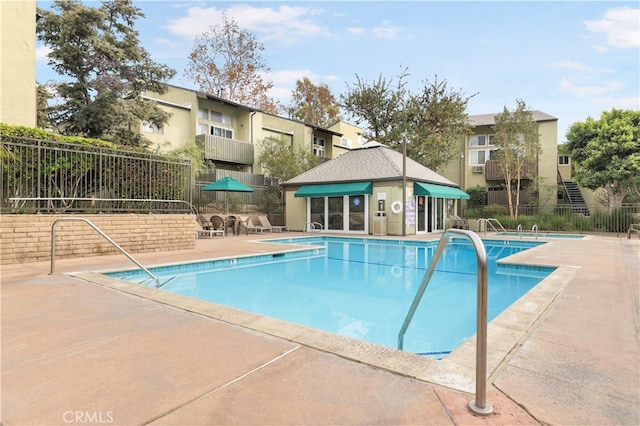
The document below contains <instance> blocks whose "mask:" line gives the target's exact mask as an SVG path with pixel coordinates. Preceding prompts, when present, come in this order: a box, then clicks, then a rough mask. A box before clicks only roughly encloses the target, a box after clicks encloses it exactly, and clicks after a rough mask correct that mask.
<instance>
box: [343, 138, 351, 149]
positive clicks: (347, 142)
mask: <svg viewBox="0 0 640 426" xmlns="http://www.w3.org/2000/svg"><path fill="white" fill-rule="evenodd" d="M342 146H343V147H345V148H351V139H348V138H342Z"/></svg>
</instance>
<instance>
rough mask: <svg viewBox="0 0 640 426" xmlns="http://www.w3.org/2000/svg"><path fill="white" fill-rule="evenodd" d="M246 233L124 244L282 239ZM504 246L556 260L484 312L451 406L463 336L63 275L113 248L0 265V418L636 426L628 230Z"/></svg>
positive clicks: (159, 256)
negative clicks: (449, 349) (418, 333)
mask: <svg viewBox="0 0 640 426" xmlns="http://www.w3.org/2000/svg"><path fill="white" fill-rule="evenodd" d="M285 235H286V234H285ZM289 235H290V236H296V235H299V234H296V233H290V234H289ZM265 237H270V236H265ZM257 238H258V237H256V236H238V237H226V238H224V239H223V238H216V239H213V240H199V241H197V244H196V248H195V249H194V250H187V251H180V252H163V253H148V254H141V255H136V258H137V259H138V260H140V261H141V262H142V263H143V264H144V265H146V266H150V265H158V264H166V263H174V262H182V261H187V260H197V259H208V258H212V257H221V256H230V255H243V254H251V253H258V252H267V251H273V250H276V249H284V248H287V249H290V247H289V246H286V247H285V246H281V247H272V246H267V245H265V244H256V243H254V242H251V241H252V240H255V239H257ZM514 260H517V261H518V262H522V263H530V264H539V265H563V267H562V268H559V270H560V269H562V271H561V272H559V273H558V274H557V275H556V276H555V278H553V279H551V280H549V283H548V284H545V286H540V288H538V287H536V289H534V290H536V291H533V290H532V291H531V292H530V293H533V294H531V295H527V298H526V300H525V298H523V300H522V301H519V302H521V303H520V305H519V306H518V307H516V310H515V311H511V312H510V313H507V314H506V315H505V316H504V317H502V318H500V320H499V321H495V322H496V324H494V323H492V324H491V325H490V328H489V340H490V343H489V352H490V353H489V374H490V376H489V382H490V384H489V388H488V395H487V400H488V401H489V402H490V403H491V404H492V405H493V407H494V410H495V412H494V414H492V415H490V416H488V417H479V416H476V415H473V414H471V413H470V411H469V410H468V408H467V404H468V402H469V400H471V399H472V398H473V395H471V394H470V392H473V387H472V386H471V388H470V386H469V383H468V380H466V379H465V378H468V374H469V370H472V369H473V368H472V367H473V364H472V363H471V366H469V365H468V364H469V363H470V361H469V359H473V357H472V356H471V357H470V356H469V355H472V352H473V350H472V348H473V345H471V346H470V347H471V350H470V349H469V348H468V347H461V348H460V350H456V351H454V353H452V354H451V355H450V356H449V357H447V359H445V360H444V361H440V362H438V361H433V360H428V359H424V358H421V357H417V356H414V355H410V354H407V355H405V354H402V353H399V352H397V351H393V350H384V349H380V347H375V346H372V345H358V344H354V342H353V341H351V340H349V339H341V338H337V337H336V336H333V335H332V336H327V335H326V334H325V333H320V332H317V333H316V332H314V331H310V330H308V329H304V328H299V327H291V328H289V330H288V331H287V332H284V331H283V329H286V328H287V327H283V326H282V323H281V322H278V321H272V320H270V319H268V318H264V317H260V318H258V317H256V316H246V315H245V314H244V313H242V312H238V311H234V310H229V309H222V308H220V307H218V306H217V305H213V304H209V303H205V302H195V301H194V302H191V301H186V302H185V300H184V298H183V299H180V300H178V299H176V298H175V297H172V296H167V295H164V294H162V293H163V292H161V291H158V290H155V289H146V290H144V291H142V292H138V289H140V288H142V287H139V286H135V288H132V287H129V286H126V285H123V286H120V285H119V284H117V283H115V284H114V282H112V281H108V280H107V281H101V280H99V279H96V280H93V279H92V274H86V273H84V274H79V273H77V272H78V271H83V272H87V271H89V272H90V271H102V270H106V269H121V268H128V267H129V266H130V262H129V261H128V259H126V258H125V257H124V256H104V257H96V258H84V259H62V260H58V261H57V262H56V273H55V274H53V275H49V274H48V271H49V263H48V262H43V263H37V264H21V265H10V266H4V267H3V268H2V276H1V278H2V382H1V385H2V389H1V392H2V393H1V396H2V405H1V407H2V412H1V418H2V424H3V425H25V424H30V425H45V424H46V425H50V424H122V425H131V424H169V425H196V424H201V425H205V424H242V425H247V424H260V425H262V424H367V425H368V424H385V425H386V424H411V425H415V424H491V425H493V424H505V425H510V424H558V425H560V424H563V425H564V424H566V425H569V424H594V425H595V424H612V425H613V424H615V425H618V424H628V425H637V424H640V403H639V398H640V396H639V392H640V391H639V389H640V382H639V380H640V379H639V371H640V369H639V356H640V353H639V344H640V343H639V342H640V341H639V333H638V330H639V325H640V323H639V321H638V318H639V309H638V300H639V297H640V294H639V287H640V272H639V270H640V240H638V239H632V240H627V239H623V238H615V237H600V236H598V237H591V236H589V237H587V239H586V240H564V239H562V240H561V239H556V240H555V241H550V242H549V243H548V244H546V245H545V247H544V248H535V249H532V250H528V251H526V252H523V253H520V254H518V255H516V258H515V259H514ZM68 274H72V275H75V276H82V277H83V279H79V278H76V277H75V276H70V275H68ZM87 279H90V280H91V281H86V280H87ZM545 283H546V280H545ZM536 292H537V294H536ZM541 300H547V301H548V302H541ZM538 305H540V306H542V310H538V308H539V307H540V306H538ZM534 312H535V313H534ZM497 320H498V319H497ZM523 324H524V325H523ZM287 333H289V334H287ZM283 336H285V337H283ZM463 346H464V345H463Z"/></svg>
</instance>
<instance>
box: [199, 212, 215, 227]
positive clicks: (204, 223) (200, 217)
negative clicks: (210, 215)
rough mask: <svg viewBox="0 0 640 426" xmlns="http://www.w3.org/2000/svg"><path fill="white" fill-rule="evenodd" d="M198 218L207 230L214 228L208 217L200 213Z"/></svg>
mask: <svg viewBox="0 0 640 426" xmlns="http://www.w3.org/2000/svg"><path fill="white" fill-rule="evenodd" d="M196 220H197V221H198V223H199V224H200V226H201V227H202V229H205V230H207V229H212V228H213V224H212V223H211V222H210V221H208V220H207V218H206V217H204V216H202V215H201V214H199V215H198V217H197V218H196Z"/></svg>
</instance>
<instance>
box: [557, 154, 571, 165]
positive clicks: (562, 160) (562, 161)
mask: <svg viewBox="0 0 640 426" xmlns="http://www.w3.org/2000/svg"><path fill="white" fill-rule="evenodd" d="M558 165H559V166H568V165H569V156H568V155H558Z"/></svg>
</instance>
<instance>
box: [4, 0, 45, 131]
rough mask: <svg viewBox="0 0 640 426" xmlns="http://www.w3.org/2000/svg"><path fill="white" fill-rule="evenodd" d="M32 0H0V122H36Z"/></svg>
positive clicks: (33, 123)
mask: <svg viewBox="0 0 640 426" xmlns="http://www.w3.org/2000/svg"><path fill="white" fill-rule="evenodd" d="M35 60H36V1H35V0H23V1H7V0H2V1H0V70H1V71H0V92H1V93H2V96H1V97H0V122H3V123H8V124H15V125H20V126H27V127H35V126H36V113H37V107H36V65H35Z"/></svg>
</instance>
